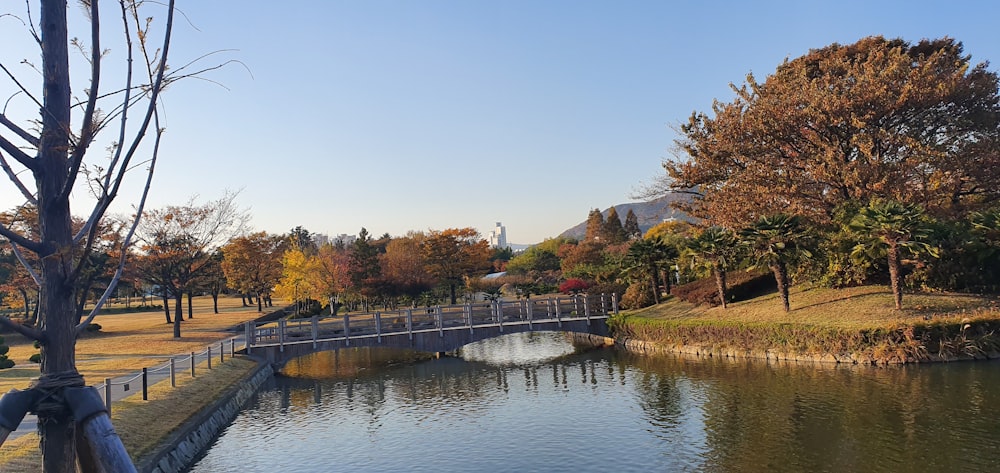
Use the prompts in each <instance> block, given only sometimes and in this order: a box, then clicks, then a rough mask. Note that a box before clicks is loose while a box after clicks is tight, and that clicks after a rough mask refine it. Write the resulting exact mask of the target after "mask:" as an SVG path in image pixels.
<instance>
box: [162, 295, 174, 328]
mask: <svg viewBox="0 0 1000 473" xmlns="http://www.w3.org/2000/svg"><path fill="white" fill-rule="evenodd" d="M163 313H164V314H166V315H167V323H168V324H172V323H174V322H173V321H172V320H170V297H169V296H167V291H166V289H164V290H163Z"/></svg>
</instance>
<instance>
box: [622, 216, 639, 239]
mask: <svg viewBox="0 0 1000 473" xmlns="http://www.w3.org/2000/svg"><path fill="white" fill-rule="evenodd" d="M625 237H626V238H628V239H630V240H638V239H639V238H642V230H640V229H639V217H636V216H635V212H633V211H632V209H628V213H627V214H625Z"/></svg>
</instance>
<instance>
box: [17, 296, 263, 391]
mask: <svg viewBox="0 0 1000 473" xmlns="http://www.w3.org/2000/svg"><path fill="white" fill-rule="evenodd" d="M184 302H185V306H184V307H185V313H186V312H187V301H186V300H185V301H184ZM261 315H262V314H261V313H259V312H257V308H256V306H254V307H242V303H241V300H240V298H239V297H220V298H219V313H218V314H213V313H212V298H211V297H208V296H204V297H196V298H195V299H194V318H193V319H187V320H184V321H183V322H182V323H181V338H180V339H175V338H173V325H171V324H167V323H166V317H165V316H164V314H163V311H162V309H161V310H151V311H147V312H132V313H125V314H108V315H99V316H97V318H96V319H95V322H97V323H98V324H100V325H101V331H100V332H99V333H90V334H86V335H85V336H84V337H83V338H81V339H80V340H79V341H78V342H77V345H76V366H77V369H78V370H79V371H80V373H81V374H83V376H84V379H85V380H86V382H87V384H99V383H102V382H103V381H104V378H113V377H116V376H123V375H127V374H131V373H135V372H137V371H140V370H141V369H142V368H144V367H153V366H156V365H159V364H162V363H164V362H166V361H167V360H168V359H169V357H170V356H172V355H179V354H185V353H190V352H192V351H194V352H201V351H202V350H204V349H205V347H206V346H208V345H210V344H214V343H218V342H219V341H220V340H224V339H226V338H228V337H230V336H232V335H233V332H230V331H228V330H229V329H231V328H232V327H234V326H237V325H239V324H241V323H243V322H246V321H248V320H253V319H255V318H257V317H260V316H261ZM4 337H5V338H6V340H7V344H8V345H9V346H10V347H11V348H10V352H9V353H8V356H9V357H10V358H11V359H12V360H14V362H15V363H16V366H15V367H14V368H11V369H8V370H0V392H7V391H8V390H10V389H25V388H27V387H28V385H29V383H30V381H31V378H34V377H38V375H39V371H38V365H37V364H35V363H31V362H30V361H28V358H29V357H30V356H31V355H33V354H35V353H38V350H37V349H36V348H34V346H33V344H32V342H31V341H29V340H27V339H25V338H24V337H21V336H20V335H17V334H5V335H4Z"/></svg>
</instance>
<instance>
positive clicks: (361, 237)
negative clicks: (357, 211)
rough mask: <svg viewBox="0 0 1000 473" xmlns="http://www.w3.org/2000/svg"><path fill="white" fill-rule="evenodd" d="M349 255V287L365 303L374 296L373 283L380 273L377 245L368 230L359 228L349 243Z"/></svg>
mask: <svg viewBox="0 0 1000 473" xmlns="http://www.w3.org/2000/svg"><path fill="white" fill-rule="evenodd" d="M348 254H349V255H350V256H349V257H350V269H349V272H350V282H351V288H352V289H353V290H354V292H355V293H356V294H357V295H360V296H361V297H362V300H363V303H364V304H365V305H366V307H365V309H366V310H367V304H368V302H369V299H370V298H371V297H372V296H374V295H375V294H374V291H373V290H372V289H373V288H374V283H375V282H376V280H378V278H379V277H380V276H381V275H382V267H381V266H380V265H379V261H378V255H379V251H378V246H376V244H375V241H374V240H372V238H371V236H370V235H369V234H368V230H367V229H365V228H363V227H362V228H361V231H360V232H358V238H357V239H356V240H354V243H353V244H351V251H350V252H349V253H348Z"/></svg>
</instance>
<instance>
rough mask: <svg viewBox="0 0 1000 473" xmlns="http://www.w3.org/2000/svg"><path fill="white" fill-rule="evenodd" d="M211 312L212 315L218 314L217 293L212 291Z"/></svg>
mask: <svg viewBox="0 0 1000 473" xmlns="http://www.w3.org/2000/svg"><path fill="white" fill-rule="evenodd" d="M212 310H213V311H214V312H213V313H216V314H218V313H219V291H212Z"/></svg>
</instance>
